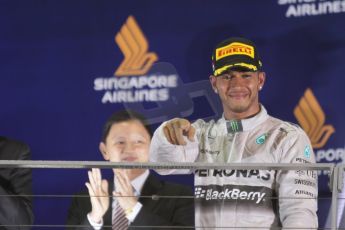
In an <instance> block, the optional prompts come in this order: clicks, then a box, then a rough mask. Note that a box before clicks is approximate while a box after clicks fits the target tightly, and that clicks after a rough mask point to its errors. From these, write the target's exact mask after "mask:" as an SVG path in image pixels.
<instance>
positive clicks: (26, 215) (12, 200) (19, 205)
mask: <svg viewBox="0 0 345 230" xmlns="http://www.w3.org/2000/svg"><path fill="white" fill-rule="evenodd" d="M28 159H30V151H29V148H28V146H27V145H25V144H23V143H20V142H17V141H13V140H9V139H7V138H5V137H0V160H28ZM0 195H1V196H0V225H32V223H33V213H32V200H31V197H28V196H25V195H32V188H31V169H27V168H0ZM4 195H23V196H20V197H16V196H4ZM0 229H30V227H22V228H20V227H11V228H9V227H0Z"/></svg>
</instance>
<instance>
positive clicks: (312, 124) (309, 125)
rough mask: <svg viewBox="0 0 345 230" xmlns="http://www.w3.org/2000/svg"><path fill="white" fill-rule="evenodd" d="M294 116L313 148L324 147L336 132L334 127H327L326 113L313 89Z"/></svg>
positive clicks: (302, 100) (300, 102) (300, 103)
mask: <svg viewBox="0 0 345 230" xmlns="http://www.w3.org/2000/svg"><path fill="white" fill-rule="evenodd" d="M294 114H295V117H296V119H297V120H298V122H299V124H300V125H301V126H302V128H303V129H304V131H305V132H306V133H307V134H308V136H309V138H310V140H311V143H312V146H313V148H321V147H323V146H324V145H325V144H326V142H327V141H328V139H329V137H330V136H331V135H332V133H334V131H335V130H334V127H333V126H332V125H325V113H324V112H323V110H322V108H321V106H320V104H319V102H318V101H317V99H316V97H315V96H314V94H313V92H312V91H311V89H307V90H306V91H305V93H304V95H303V97H302V98H301V100H300V101H299V103H298V105H297V106H296V108H295V110H294Z"/></svg>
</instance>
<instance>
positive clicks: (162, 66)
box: [0, 0, 345, 226]
mask: <svg viewBox="0 0 345 230" xmlns="http://www.w3.org/2000/svg"><path fill="white" fill-rule="evenodd" d="M344 12H345V1H332V0H312V1H310V0H304V1H303V0H300V1H297V0H266V1H256V0H212V1H211V0H205V1H198V0H188V1H183V2H182V1H175V0H174V1H170V0H167V1H164V3H163V2H162V1H158V0H149V1H148V0H145V1H131V0H128V1H110V0H109V1H106V0H104V1H91V0H74V1H69V0H51V1H44V0H32V1H17V0H12V1H0V28H1V31H0V65H1V67H0V97H1V98H2V103H1V112H0V134H1V135H5V136H8V137H12V138H15V139H19V140H22V141H24V142H26V143H28V144H29V145H30V147H31V150H32V158H33V159H34V160H102V157H101V154H100V153H99V151H98V143H99V140H100V134H101V128H102V125H103V123H104V121H105V120H106V118H107V117H108V116H109V115H110V114H111V113H112V112H114V111H117V110H118V109H121V108H133V109H136V110H138V111H140V112H143V113H144V114H145V115H146V116H147V117H148V118H149V119H150V121H151V123H152V124H153V125H154V127H157V125H158V124H159V123H160V122H162V121H164V120H166V119H170V118H173V117H176V116H180V117H181V116H182V117H186V118H188V119H191V120H194V119H196V118H204V119H211V118H217V117H219V116H221V107H220V103H219V101H218V99H217V96H216V95H214V93H213V92H212V91H211V88H210V86H209V83H208V77H209V75H210V73H211V62H210V57H211V51H212V48H213V47H214V46H215V44H217V43H218V42H220V41H222V40H224V39H225V38H227V37H230V36H244V37H247V38H250V39H252V40H253V41H255V43H256V44H257V46H258V48H259V50H260V54H261V57H262V62H263V67H264V70H265V72H266V74H267V82H266V84H265V86H264V90H263V91H262V92H261V96H260V97H261V99H260V100H261V102H262V103H263V104H264V105H265V107H266V108H267V110H268V111H269V113H270V114H271V115H273V116H277V117H279V118H281V119H284V120H289V121H291V122H295V123H299V124H300V125H301V126H302V127H303V128H305V129H306V131H308V134H310V137H311V139H312V142H313V146H314V150H315V153H316V156H317V159H318V161H319V162H337V163H338V162H342V161H343V158H344V157H345V150H344V144H345V143H344V142H345V141H344V139H345V138H344V137H345V135H344V132H345V125H344V123H345V121H344V117H345V107H344V99H345V96H344V91H343V88H344V84H345V78H344V76H343V73H344V72H345V63H344V56H345V30H344V25H343V24H344V21H345V14H344ZM116 36H117V39H116ZM121 41H122V43H121ZM123 41H124V42H123ZM145 44H147V49H146V48H145ZM127 49H129V50H131V51H130V52H129V51H128V52H127V51H126V50H127ZM147 53H149V54H151V55H146V56H145V54H147ZM124 55H127V57H126V59H125V58H124V57H125V56H124ZM154 57H155V58H154ZM123 62H124V65H125V66H127V67H126V68H123V67H122V68H120V66H121V63H123ZM153 63H154V64H153ZM152 64H153V65H152ZM144 67H145V68H146V70H145V68H144ZM118 70H119V71H120V70H121V71H122V75H123V76H120V75H121V74H114V73H115V72H116V71H118ZM140 70H142V72H140ZM131 71H132V72H131ZM139 78H140V79H145V80H142V82H141V83H142V84H141V85H140V84H139V83H138V81H139ZM97 79H98V80H97ZM120 79H125V80H121V81H120ZM96 82H97V83H96ZM100 82H107V85H103V83H102V84H101V85H100ZM109 82H110V83H109ZM145 82H146V83H145ZM159 82H160V83H159ZM138 84H139V85H138ZM307 89H309V90H308V91H307ZM138 95H139V96H138ZM140 95H141V96H140ZM300 102H301V103H300ZM303 102H307V104H309V105H313V106H311V107H306V106H305V103H304V104H303ZM295 111H300V112H301V113H295ZM298 114H299V115H298ZM301 114H302V115H301ZM323 127H326V128H325V129H323ZM171 179H172V180H180V181H182V182H183V183H189V184H190V183H192V182H191V181H192V180H191V177H189V178H187V179H182V178H177V179H176V178H171ZM85 181H86V170H62V169H60V170H57V169H35V170H34V192H35V194H41V195H44V194H45V195H49V194H50V195H51V194H54V195H65V194H73V193H75V192H77V191H79V190H80V189H81V188H83V187H84V182H85ZM327 183H328V178H327V176H325V175H323V174H321V175H320V185H319V186H320V197H322V198H327V197H329V196H330V193H329V191H328V189H327ZM69 202H70V199H69V198H64V197H60V198H50V197H38V198H35V203H34V209H35V210H34V211H35V216H36V220H35V224H56V225H62V224H64V223H65V219H66V212H67V208H68V206H69ZM329 203H330V199H321V200H320V202H319V204H320V208H319V209H320V211H319V222H320V225H321V226H323V225H324V223H325V220H326V216H327V215H328V208H329ZM52 213H54V215H52Z"/></svg>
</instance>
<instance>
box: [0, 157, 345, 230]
mask: <svg viewBox="0 0 345 230" xmlns="http://www.w3.org/2000/svg"><path fill="white" fill-rule="evenodd" d="M0 168H32V169H34V168H43V169H61V168H62V169H82V168H85V169H88V168H101V169H112V168H120V169H133V168H141V169H191V170H196V169H232V170H234V169H238V170H239V169H241V170H251V169H256V170H324V171H329V177H330V178H329V179H330V186H329V188H330V190H331V192H332V197H331V211H330V215H331V219H330V221H331V224H330V225H331V226H330V227H331V228H324V229H338V228H337V221H338V220H337V216H338V209H337V203H338V202H337V201H338V194H339V192H341V191H342V189H343V186H344V182H343V179H344V175H343V173H342V172H344V170H345V164H339V165H336V164H331V163H316V164H287V163H282V164H268V163H267V164H263V163H226V164H215V163H131V162H121V163H115V162H105V161H38V160H0ZM12 196H16V195H12ZM21 196H23V195H21ZM37 196H43V197H44V196H46V197H49V195H48V196H47V195H35V194H33V195H32V197H37ZM59 197H70V196H68V195H62V196H59ZM148 197H149V198H152V199H154V198H155V197H153V196H148ZM160 198H176V197H171V196H169V197H160ZM179 198H192V199H194V197H179ZM16 226H18V225H16ZM20 226H21V227H25V226H23V225H20ZM0 227H15V226H13V225H12V226H4V225H0ZM32 227H43V228H44V227H47V228H48V227H73V226H66V225H54V226H48V225H32ZM143 227H146V228H147V227H150V228H152V229H164V227H167V226H138V227H136V228H138V229H140V228H143ZM196 227H197V226H196ZM173 228H176V229H181V228H184V229H186V228H187V229H188V228H190V229H192V228H194V226H183V227H181V226H176V227H173ZM222 228H224V227H221V228H220V229H222ZM217 229H218V227H217ZM258 229H260V228H258ZM319 229H322V228H319Z"/></svg>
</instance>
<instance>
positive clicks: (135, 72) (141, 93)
mask: <svg viewBox="0 0 345 230" xmlns="http://www.w3.org/2000/svg"><path fill="white" fill-rule="evenodd" d="M115 42H116V44H117V45H118V46H119V48H120V50H121V52H122V53H123V55H124V59H123V61H122V63H121V64H120V66H119V67H118V68H117V70H116V71H115V73H114V74H113V76H111V77H97V78H96V79H95V80H94V84H93V89H94V90H95V91H98V92H100V93H102V94H103V96H102V99H101V101H102V103H103V104H107V103H138V102H163V101H168V100H169V99H170V93H171V92H170V91H171V90H172V89H174V88H176V87H177V86H178V75H177V72H176V71H175V70H174V68H173V66H172V65H170V64H168V63H156V61H157V60H158V56H157V54H156V53H153V52H149V51H148V50H149V45H148V42H147V40H146V38H145V35H144V34H143V32H142V31H141V29H140V27H139V26H138V23H137V22H136V20H135V19H134V17H133V16H129V17H128V18H127V20H126V22H125V23H124V24H123V26H122V27H121V28H120V30H119V32H117V34H116V35H115Z"/></svg>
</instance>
